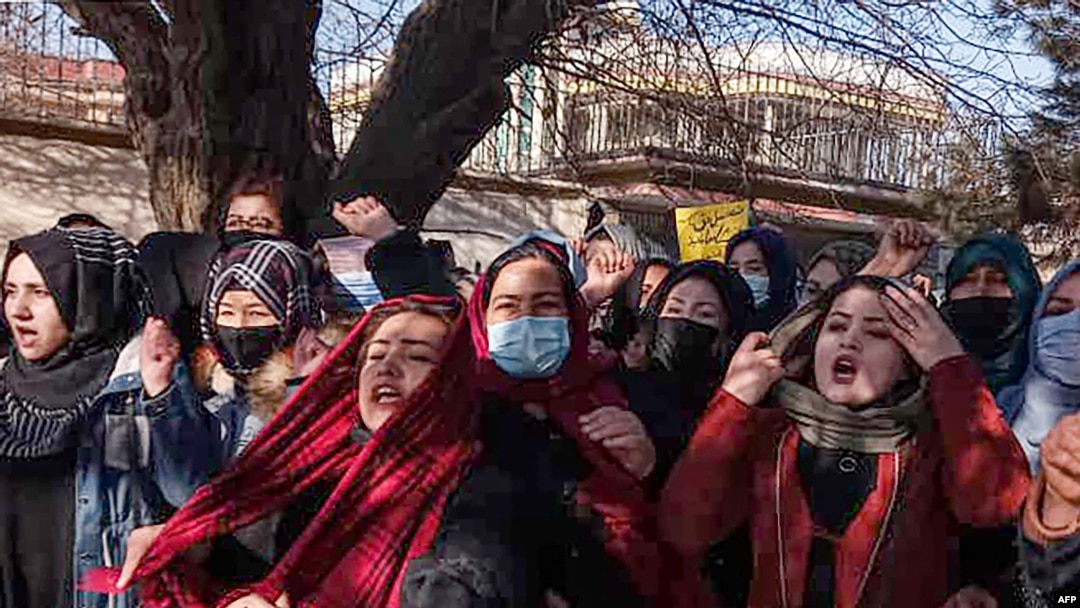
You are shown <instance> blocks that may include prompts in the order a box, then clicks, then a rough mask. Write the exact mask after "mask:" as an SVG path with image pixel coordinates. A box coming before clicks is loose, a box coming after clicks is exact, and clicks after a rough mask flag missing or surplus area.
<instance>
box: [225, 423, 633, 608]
mask: <svg viewBox="0 0 1080 608" xmlns="http://www.w3.org/2000/svg"><path fill="white" fill-rule="evenodd" d="M481 425H482V426H481V436H482V438H483V444H484V447H483V451H482V452H481V455H480V458H479V460H478V461H477V462H476V463H475V464H474V465H473V466H472V468H471V469H470V470H469V471H468V473H466V475H465V478H464V479H463V480H462V483H461V485H460V486H459V487H458V488H457V490H456V491H455V492H454V494H453V495H451V497H450V499H449V501H448V502H447V506H446V511H445V512H444V514H443V520H442V527H441V529H440V531H439V535H438V537H437V538H436V541H435V544H434V546H433V547H432V550H431V551H430V552H428V553H427V554H426V555H424V556H422V557H420V558H418V559H416V560H414V561H413V562H412V563H411V564H410V565H409V568H408V570H407V572H406V575H405V579H404V581H403V583H402V587H401V605H402V607H403V608H435V607H439V608H488V607H499V608H518V607H520V608H539V607H541V606H543V605H544V596H545V593H546V592H547V591H549V590H552V591H555V592H556V593H558V594H559V595H561V596H563V597H565V598H567V599H568V600H570V602H571V604H572V605H574V606H584V607H588V606H598V607H599V606H609V605H613V606H627V607H633V606H640V605H642V602H641V600H639V599H638V598H637V597H636V596H634V594H633V591H632V587H631V583H630V578H629V575H628V573H627V572H626V570H625V569H624V568H623V567H622V566H621V565H620V564H618V563H617V562H615V560H613V559H612V558H610V557H609V556H608V555H607V553H606V551H605V549H604V545H603V538H602V534H603V525H602V522H600V521H599V520H589V519H587V518H586V519H584V520H583V519H582V518H580V517H578V516H577V515H576V513H575V508H576V496H575V491H576V488H577V482H578V480H579V479H582V478H584V477H585V476H586V475H587V474H588V470H587V467H584V466H582V463H581V462H580V461H579V459H578V457H577V450H576V447H575V446H574V445H573V440H572V439H562V438H557V437H554V438H553V437H552V432H551V428H550V426H549V425H548V423H546V422H544V421H540V420H536V419H533V418H532V417H531V416H529V415H528V414H526V413H524V412H523V411H521V409H520V408H512V407H502V406H501V405H500V404H495V403H491V404H488V405H487V406H486V407H485V408H484V411H483V415H482V422H481ZM366 438H367V435H366V434H365V433H357V439H358V440H359V441H364V440H366ZM553 443H554V446H555V449H552V445H553ZM332 490H333V487H332V486H331V485H329V484H327V485H323V486H316V487H314V488H312V489H311V490H309V491H308V492H307V493H306V494H304V495H302V496H301V497H299V498H298V499H297V500H296V501H294V502H293V504H292V505H290V507H289V508H288V509H287V510H286V512H285V513H284V514H283V516H282V518H281V519H280V521H279V523H278V524H277V526H276V534H275V536H276V539H275V553H276V557H278V558H280V557H281V556H282V555H283V554H284V553H285V551H287V550H288V547H289V546H290V545H291V544H292V542H293V541H294V540H295V539H296V538H298V537H299V535H300V534H301V533H302V532H303V530H304V528H305V527H306V525H307V524H308V523H309V522H310V521H311V520H312V519H313V518H314V517H315V515H316V514H317V513H318V511H319V508H320V507H321V505H322V502H323V501H324V500H325V499H326V498H327V497H328V496H329V494H330V492H331V491H332ZM208 567H209V569H210V571H211V573H212V574H213V575H214V576H215V577H217V578H219V579H222V580H225V581H229V582H230V583H232V584H243V583H249V582H252V581H254V580H258V579H259V578H261V577H263V576H265V575H266V574H267V573H268V572H269V568H270V564H268V563H267V562H265V561H264V560H262V559H260V558H259V557H258V556H257V555H256V554H255V553H254V552H253V551H251V550H249V549H247V548H246V547H245V546H244V545H243V544H242V543H241V542H240V541H238V540H237V539H236V538H235V537H231V536H230V537H226V538H224V539H221V540H219V541H218V542H217V543H216V544H215V545H214V548H213V552H212V555H211V558H210V561H209V563H208Z"/></svg>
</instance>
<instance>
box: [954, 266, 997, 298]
mask: <svg viewBox="0 0 1080 608" xmlns="http://www.w3.org/2000/svg"><path fill="white" fill-rule="evenodd" d="M1011 297H1013V292H1012V289H1011V288H1009V281H1008V277H1006V276H1005V273H1004V272H1003V271H1002V270H1001V269H1000V268H999V267H997V266H996V265H993V264H977V265H975V266H973V267H972V268H971V270H969V271H968V273H967V274H966V275H965V276H964V278H962V279H960V281H959V282H958V283H956V284H955V285H953V288H952V289H951V290H950V291H949V299H950V300H967V299H970V298H1011Z"/></svg>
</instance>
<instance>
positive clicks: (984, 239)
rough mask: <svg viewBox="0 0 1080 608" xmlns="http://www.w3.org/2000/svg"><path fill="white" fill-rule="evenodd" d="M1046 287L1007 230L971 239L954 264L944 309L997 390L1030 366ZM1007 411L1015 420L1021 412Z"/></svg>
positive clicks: (954, 258) (1024, 248) (1008, 418)
mask: <svg viewBox="0 0 1080 608" xmlns="http://www.w3.org/2000/svg"><path fill="white" fill-rule="evenodd" d="M1041 288H1042V282H1041V281H1040V280H1039V275H1038V273H1037V272H1036V271H1035V265H1034V264H1032V262H1031V255H1030V254H1029V253H1028V250H1027V248H1026V247H1024V246H1023V245H1022V244H1021V243H1020V242H1019V241H1017V240H1016V239H1015V238H1013V237H1011V236H1007V235H1004V234H984V235H982V236H978V237H975V238H974V239H971V240H970V241H968V242H967V243H965V244H964V246H963V247H961V248H960V249H959V250H957V252H956V255H955V256H953V259H952V261H951V262H949V268H948V271H947V272H946V275H945V302H944V304H943V306H942V313H943V314H944V315H945V319H946V320H947V321H948V322H949V325H950V326H952V327H953V328H954V329H955V330H956V333H957V335H958V336H959V338H960V342H961V343H962V344H963V345H964V348H966V349H967V351H968V352H969V353H971V356H972V357H974V358H975V360H976V361H978V362H979V364H980V365H981V366H982V369H983V376H984V377H985V378H986V384H987V385H989V386H990V390H992V391H994V393H995V394H997V393H998V392H999V391H1001V389H1003V388H1005V387H1007V386H1011V385H1014V384H1016V383H1017V382H1019V381H1020V377H1021V376H1022V375H1023V374H1024V371H1025V370H1026V369H1027V366H1028V330H1029V328H1030V327H1031V323H1032V314H1033V312H1034V310H1035V303H1036V302H1037V301H1038V299H1039V292H1040V290H1041ZM998 404H999V405H1004V404H1003V403H1002V402H1000V401H999V403H998ZM1002 413H1003V414H1004V415H1005V418H1006V419H1007V420H1009V421H1010V422H1011V421H1012V420H1013V419H1015V418H1016V414H1017V412H1016V411H1013V410H1003V412H1002Z"/></svg>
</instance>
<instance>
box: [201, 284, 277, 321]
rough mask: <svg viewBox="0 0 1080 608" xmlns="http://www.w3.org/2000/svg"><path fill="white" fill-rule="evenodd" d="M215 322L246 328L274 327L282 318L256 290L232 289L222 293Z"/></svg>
mask: <svg viewBox="0 0 1080 608" xmlns="http://www.w3.org/2000/svg"><path fill="white" fill-rule="evenodd" d="M215 322H216V323H217V325H218V327H232V328H234V329H244V328H249V327H273V326H274V325H280V324H281V320H280V319H278V318H277V317H276V316H275V315H274V313H272V312H270V308H269V307H267V306H266V304H264V303H263V301H262V300H260V299H259V296H257V295H255V292H254V291H249V290H239V289H231V290H229V291H226V292H225V293H223V294H222V295H221V300H220V301H219V302H218V307H217V316H216V317H215Z"/></svg>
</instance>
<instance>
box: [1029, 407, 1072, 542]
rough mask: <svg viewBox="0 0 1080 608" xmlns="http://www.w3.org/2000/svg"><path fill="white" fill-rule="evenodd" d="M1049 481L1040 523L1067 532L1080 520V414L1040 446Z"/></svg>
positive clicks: (1065, 420)
mask: <svg viewBox="0 0 1080 608" xmlns="http://www.w3.org/2000/svg"><path fill="white" fill-rule="evenodd" d="M1039 459H1040V460H1041V462H1042V471H1043V475H1044V476H1045V478H1046V495H1045V496H1044V497H1043V501H1042V505H1041V510H1042V511H1041V513H1039V515H1040V519H1041V520H1042V521H1043V523H1044V524H1045V525H1046V526H1047V527H1050V528H1064V527H1066V526H1070V525H1072V524H1074V523H1075V522H1076V520H1077V518H1078V517H1080V414H1073V415H1071V416H1066V417H1064V418H1062V419H1061V420H1059V421H1058V423H1057V426H1055V427H1054V428H1053V429H1052V430H1051V431H1050V432H1049V433H1047V435H1046V439H1044V440H1043V442H1042V445H1041V446H1039Z"/></svg>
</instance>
